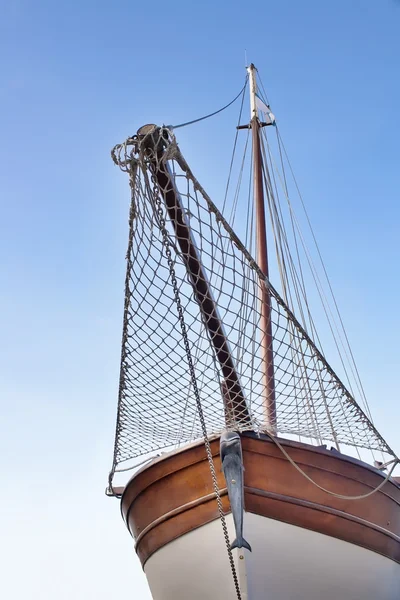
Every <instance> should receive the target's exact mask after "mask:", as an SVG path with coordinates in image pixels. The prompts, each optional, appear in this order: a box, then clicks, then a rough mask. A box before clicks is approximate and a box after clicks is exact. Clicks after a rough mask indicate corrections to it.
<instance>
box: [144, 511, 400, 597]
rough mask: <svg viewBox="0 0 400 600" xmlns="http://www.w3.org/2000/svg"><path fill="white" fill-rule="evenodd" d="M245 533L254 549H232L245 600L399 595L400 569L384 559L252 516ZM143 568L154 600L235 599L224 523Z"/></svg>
mask: <svg viewBox="0 0 400 600" xmlns="http://www.w3.org/2000/svg"><path fill="white" fill-rule="evenodd" d="M228 523H229V529H230V532H231V535H232V536H233V525H232V522H231V518H230V516H229V520H228ZM245 531H246V536H247V537H248V538H249V539H250V540H251V545H252V548H253V552H252V553H250V552H248V551H247V550H245V551H242V550H236V549H235V550H234V552H233V553H234V558H235V564H236V570H237V574H238V578H239V583H240V588H241V596H242V600H246V599H247V598H248V599H249V600H250V599H251V600H265V599H266V598H268V599H270V600H290V599H296V600H321V599H322V598H323V599H324V600H338V599H344V598H345V599H346V600H360V599H361V598H362V599H363V600H398V599H399V598H400V565H399V564H398V563H396V562H394V561H392V560H390V559H388V558H386V557H384V556H382V555H379V554H377V553H375V552H372V551H370V550H366V549H365V548H361V547H360V546H356V545H354V544H351V543H349V542H344V541H342V540H339V539H337V538H333V537H330V536H326V535H323V534H320V533H316V532H314V531H310V530H307V529H303V528H301V527H296V526H294V525H289V524H287V523H282V522H279V521H276V520H274V519H269V518H266V517H261V516H259V515H255V514H251V513H246V514H245ZM240 556H243V557H244V558H243V559H240V558H239V557H240ZM144 570H145V573H146V576H147V579H148V582H149V586H150V590H151V593H152V596H153V598H154V600H176V599H177V598H190V599H191V600H203V599H204V598H218V600H232V598H235V597H236V594H235V588H234V584H233V578H232V573H231V570H230V565H229V562H228V557H227V551H226V546H225V543H224V537H223V534H222V529H221V524H220V522H219V521H213V522H212V523H209V524H207V525H204V526H203V527H201V528H199V529H196V530H195V531H192V532H191V533H188V534H186V535H184V536H182V537H180V538H178V539H177V540H175V541H173V542H171V543H170V544H168V545H167V546H164V547H163V548H162V549H160V550H158V551H157V552H155V553H154V554H153V555H152V557H151V558H149V560H148V561H147V562H146V564H145V567H144Z"/></svg>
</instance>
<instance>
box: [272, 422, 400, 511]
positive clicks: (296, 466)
mask: <svg viewBox="0 0 400 600" xmlns="http://www.w3.org/2000/svg"><path fill="white" fill-rule="evenodd" d="M266 435H268V437H269V438H270V439H271V440H272V441H273V442H274V444H276V446H278V448H279V450H280V451H281V452H282V454H283V455H284V456H285V457H286V458H287V459H288V461H289V462H290V464H291V465H292V466H293V467H294V468H295V469H296V470H297V471H298V472H299V473H300V475H303V477H305V478H306V479H307V481H309V482H310V483H312V484H313V485H315V487H317V488H318V489H320V490H322V491H323V492H326V493H327V494H329V495H330V496H334V497H335V498H340V499H341V500H363V499H364V498H368V497H369V496H372V495H373V494H376V492H379V490H380V489H381V488H383V486H384V485H385V483H387V482H388V481H389V479H390V477H391V476H392V473H393V471H394V469H395V468H396V466H397V465H398V464H399V463H400V461H399V459H398V458H395V459H393V461H391V462H393V466H392V468H391V469H390V471H389V472H388V474H387V475H386V477H385V479H383V481H382V482H381V483H380V484H379V485H378V486H377V487H376V488H374V489H373V490H371V491H370V492H367V493H366V494H361V495H359V496H345V495H343V494H336V492H332V491H331V490H327V489H326V488H324V487H323V486H322V485H319V483H317V482H316V481H314V479H313V478H312V477H310V476H309V475H307V473H306V472H305V471H304V470H303V469H302V468H301V467H299V465H298V464H297V463H296V462H295V461H294V460H293V458H292V457H291V456H290V455H289V454H288V452H287V451H286V450H285V448H284V447H283V446H282V444H281V443H280V442H279V441H278V440H277V439H276V438H275V437H274V436H273V435H271V434H270V433H267V432H266ZM387 464H388V465H389V464H390V462H389V463H387Z"/></svg>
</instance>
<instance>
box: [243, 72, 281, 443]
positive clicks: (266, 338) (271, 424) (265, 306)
mask: <svg viewBox="0 0 400 600" xmlns="http://www.w3.org/2000/svg"><path fill="white" fill-rule="evenodd" d="M247 70H248V73H249V80H250V110H251V121H250V126H251V131H252V138H253V190H254V204H255V212H256V245H257V263H258V266H259V267H260V269H261V271H262V272H263V274H264V275H265V276H266V277H269V269H268V250H267V230H266V225H265V202H264V183H263V162H262V154H261V143H260V128H261V124H260V120H259V118H258V111H257V103H256V92H257V84H256V68H255V66H254V65H253V63H252V64H251V65H250V66H249V67H248V69H247ZM259 301H260V330H261V352H262V371H263V383H264V390H265V398H264V405H265V418H266V422H267V429H269V430H271V431H272V432H275V429H276V401H275V378H274V354H273V347H272V339H273V338H272V323H271V297H270V294H269V292H268V289H267V287H266V286H265V285H261V286H260V294H259Z"/></svg>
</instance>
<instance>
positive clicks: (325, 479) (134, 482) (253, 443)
mask: <svg viewBox="0 0 400 600" xmlns="http://www.w3.org/2000/svg"><path fill="white" fill-rule="evenodd" d="M280 441H281V444H282V445H283V446H284V448H285V450H286V451H287V453H288V454H289V455H290V457H291V458H292V459H293V460H294V461H295V462H296V463H297V464H298V465H299V466H300V467H301V468H302V469H303V470H304V471H305V472H306V473H307V474H308V475H309V476H310V477H311V478H312V479H314V480H315V481H316V482H317V483H318V484H319V485H321V486H323V487H325V488H326V489H328V490H331V491H332V492H335V493H337V494H342V495H346V496H358V495H363V494H366V493H368V492H369V491H371V490H373V489H375V488H376V487H377V486H378V485H379V483H381V482H382V478H383V477H384V475H383V474H382V473H381V472H379V471H377V470H376V469H374V468H373V467H370V466H368V465H366V464H364V463H361V462H359V461H357V460H355V459H352V458H349V457H345V456H342V455H340V454H336V453H332V452H329V451H327V450H323V449H319V448H315V447H313V446H309V445H307V444H301V443H299V442H293V441H288V440H280ZM242 447H243V460H244V466H245V473H244V483H245V507H246V510H247V511H248V512H253V513H256V514H259V515H262V516H265V517H269V518H272V519H276V520H280V521H283V522H285V523H290V524H292V525H297V526H299V527H303V528H305V529H310V530H313V531H317V532H319V533H324V534H326V535H330V536H333V537H337V538H339V539H342V540H345V541H348V542H351V543H353V544H357V545H360V546H363V547H365V548H368V549H369V550H373V551H375V552H378V553H380V554H383V555H384V556H387V557H389V558H391V559H392V560H395V561H397V562H400V486H399V485H398V483H397V482H394V481H389V482H387V483H386V484H385V485H384V486H383V488H382V489H381V490H379V491H378V492H376V493H375V494H373V495H372V496H370V497H368V498H365V499H362V500H345V499H342V498H337V497H335V496H332V495H330V494H327V493H326V492H324V491H322V490H320V489H318V488H317V487H316V486H315V485H313V484H312V483H311V482H309V481H307V479H305V478H304V477H303V476H302V475H301V474H300V473H299V472H298V471H297V470H296V469H295V468H294V467H293V465H291V463H290V462H289V461H288V459H287V458H286V457H285V456H284V455H283V453H282V452H281V450H280V449H279V448H278V447H277V446H276V445H275V444H274V443H273V442H272V441H271V440H269V438H266V437H263V438H257V437H256V436H254V435H251V434H245V435H243V436H242ZM211 450H212V455H213V460H214V464H215V468H216V472H217V477H218V484H219V487H220V489H221V490H222V491H223V503H224V509H225V510H226V512H228V511H229V500H228V497H227V495H226V490H225V486H226V483H225V480H224V477H223V474H222V472H221V463H220V458H219V439H214V440H212V441H211ZM121 510H122V515H123V517H124V520H125V522H126V525H127V527H128V529H129V531H130V532H131V534H132V536H133V537H134V539H135V540H137V543H136V551H137V553H138V555H139V557H140V560H141V562H142V564H143V565H144V563H145V562H146V560H147V559H148V558H149V556H151V555H152V554H153V553H154V552H155V551H156V550H158V549H159V548H161V547H163V546H164V545H166V544H167V543H169V542H170V541H172V540H174V539H177V538H178V537H180V536H181V535H183V534H185V533H188V532H189V531H192V530H193V529H196V528H197V527H200V526H202V525H204V524H206V523H209V522H211V521H213V520H214V519H217V518H218V516H219V515H218V508H217V503H216V500H215V496H214V493H213V485H212V479H211V474H210V468H209V465H208V461H207V457H206V453H205V449H204V445H203V444H202V443H197V444H192V445H190V446H187V447H185V448H183V449H180V450H178V451H176V452H172V453H169V454H166V455H165V456H162V457H161V458H158V459H156V460H155V461H153V462H152V463H150V464H149V465H147V466H146V467H144V468H142V469H141V470H140V471H139V472H138V473H136V474H135V476H134V477H133V478H132V479H131V480H130V481H129V483H128V484H127V486H126V488H125V491H124V494H123V496H122V500H121Z"/></svg>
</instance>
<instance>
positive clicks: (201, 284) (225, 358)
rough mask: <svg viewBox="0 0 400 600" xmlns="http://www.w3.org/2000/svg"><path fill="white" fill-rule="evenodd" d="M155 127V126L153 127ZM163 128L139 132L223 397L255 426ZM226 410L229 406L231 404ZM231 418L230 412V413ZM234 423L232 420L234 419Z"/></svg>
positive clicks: (239, 419) (235, 412)
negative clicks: (218, 369) (205, 331)
mask: <svg viewBox="0 0 400 600" xmlns="http://www.w3.org/2000/svg"><path fill="white" fill-rule="evenodd" d="M151 128H153V129H151ZM161 135H162V132H161V129H160V128H158V127H156V126H155V125H145V126H144V127H142V128H141V129H139V131H138V136H139V138H140V137H143V136H146V138H147V139H146V140H145V142H146V143H147V144H148V146H147V147H148V156H149V159H150V161H151V167H152V171H153V174H154V177H155V179H156V180H157V184H158V186H159V189H160V191H161V193H162V196H163V198H164V201H165V204H166V207H167V211H168V215H169V218H170V219H171V222H172V225H173V227H174V230H175V235H176V240H177V242H178V244H179V247H180V249H181V252H182V258H183V260H184V262H185V266H186V269H187V272H188V275H189V277H190V280H191V282H192V285H193V291H194V293H195V296H196V299H197V301H198V303H199V305H200V308H201V312H202V315H203V323H204V325H205V326H206V327H207V329H208V332H209V335H210V340H211V342H212V344H213V346H214V350H215V354H216V357H217V359H218V362H219V364H220V366H221V371H222V374H223V377H224V382H223V397H224V398H223V399H224V402H225V403H226V402H227V398H226V396H225V394H229V401H230V402H229V409H230V411H231V413H230V416H231V417H233V420H234V421H235V422H237V423H239V422H240V423H241V425H242V424H243V422H246V421H248V429H251V419H250V415H249V411H248V408H247V404H246V399H245V396H244V393H243V390H242V386H241V383H240V381H239V377H238V374H237V372H236V369H235V365H234V362H233V358H232V353H231V351H230V348H229V343H228V340H227V338H226V335H225V332H224V328H223V324H222V322H221V319H220V317H219V314H218V309H217V306H216V304H215V301H214V298H213V296H212V292H211V289H210V287H209V284H208V280H207V276H206V273H205V271H204V268H203V265H202V264H201V261H200V258H199V256H198V251H197V248H196V244H195V242H194V239H193V237H192V233H191V230H190V227H189V225H188V223H187V221H186V217H185V213H184V211H183V208H182V201H181V198H180V195H179V192H178V190H177V188H176V186H175V182H174V177H173V175H172V174H171V172H170V169H169V167H168V164H167V162H166V161H165V159H164V160H163V159H162V155H163V153H164V143H163V142H162V138H161ZM225 410H228V408H227V406H226V407H225ZM227 418H228V416H227ZM231 425H232V423H231Z"/></svg>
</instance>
